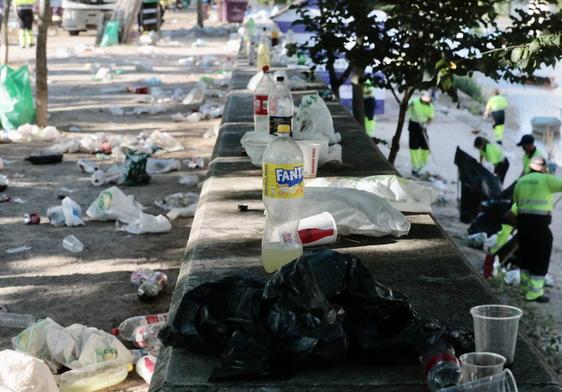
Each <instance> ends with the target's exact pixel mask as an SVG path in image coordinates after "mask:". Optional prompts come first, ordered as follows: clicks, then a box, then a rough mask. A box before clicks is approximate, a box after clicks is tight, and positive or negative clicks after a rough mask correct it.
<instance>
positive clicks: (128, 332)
mask: <svg viewBox="0 0 562 392" xmlns="http://www.w3.org/2000/svg"><path fill="white" fill-rule="evenodd" d="M166 320H168V313H160V314H152V315H148V316H135V317H129V318H128V319H126V320H124V321H123V322H122V323H121V324H120V325H119V328H113V329H112V330H111V333H112V334H113V335H115V336H120V337H121V338H123V339H125V340H129V341H132V340H133V339H134V337H135V335H134V332H135V328H137V327H140V326H141V325H148V324H156V323H163V322H166Z"/></svg>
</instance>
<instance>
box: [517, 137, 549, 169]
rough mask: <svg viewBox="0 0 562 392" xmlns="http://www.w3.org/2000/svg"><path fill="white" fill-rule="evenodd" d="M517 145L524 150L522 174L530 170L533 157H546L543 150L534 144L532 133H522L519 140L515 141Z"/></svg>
mask: <svg viewBox="0 0 562 392" xmlns="http://www.w3.org/2000/svg"><path fill="white" fill-rule="evenodd" d="M517 146H519V147H521V148H523V151H524V154H523V174H522V175H525V174H529V173H530V172H531V167H530V164H531V161H532V160H533V159H534V158H539V157H542V158H546V155H545V154H544V152H542V151H541V150H539V149H538V148H537V147H536V146H535V138H534V137H533V135H523V137H522V138H521V141H520V142H519V143H517Z"/></svg>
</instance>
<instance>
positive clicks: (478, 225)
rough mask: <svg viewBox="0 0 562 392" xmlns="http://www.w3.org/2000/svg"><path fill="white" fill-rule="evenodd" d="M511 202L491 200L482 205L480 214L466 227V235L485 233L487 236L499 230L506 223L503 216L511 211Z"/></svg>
mask: <svg viewBox="0 0 562 392" xmlns="http://www.w3.org/2000/svg"><path fill="white" fill-rule="evenodd" d="M511 204H512V201H511V200H502V199H493V200H488V201H485V202H483V203H482V206H481V210H482V211H481V212H480V213H478V215H477V216H476V218H475V219H474V220H473V221H472V223H471V224H470V226H469V227H468V234H475V233H486V234H487V235H488V237H489V236H491V235H494V234H496V233H497V232H498V231H500V230H501V226H502V223H507V222H506V220H505V216H506V214H507V212H508V211H509V210H510V209H511Z"/></svg>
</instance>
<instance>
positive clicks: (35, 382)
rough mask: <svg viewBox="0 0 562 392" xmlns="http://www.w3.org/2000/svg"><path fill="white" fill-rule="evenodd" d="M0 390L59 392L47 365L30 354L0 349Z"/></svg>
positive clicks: (7, 391)
mask: <svg viewBox="0 0 562 392" xmlns="http://www.w3.org/2000/svg"><path fill="white" fill-rule="evenodd" d="M0 391H2V392H59V388H58V387H57V383H56V382H55V377H54V376H53V375H52V374H51V371H50V370H49V367H48V366H47V365H46V364H45V363H44V362H43V361H41V360H39V359H37V358H34V357H32V356H31V355H28V354H25V353H20V352H17V351H13V350H3V351H0Z"/></svg>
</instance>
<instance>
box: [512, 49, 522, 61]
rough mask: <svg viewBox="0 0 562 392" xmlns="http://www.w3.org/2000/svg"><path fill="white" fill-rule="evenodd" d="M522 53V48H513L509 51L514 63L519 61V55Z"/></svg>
mask: <svg viewBox="0 0 562 392" xmlns="http://www.w3.org/2000/svg"><path fill="white" fill-rule="evenodd" d="M522 55H523V49H522V48H515V49H513V50H512V51H511V61H513V62H514V63H517V62H519V60H521V57H522Z"/></svg>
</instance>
